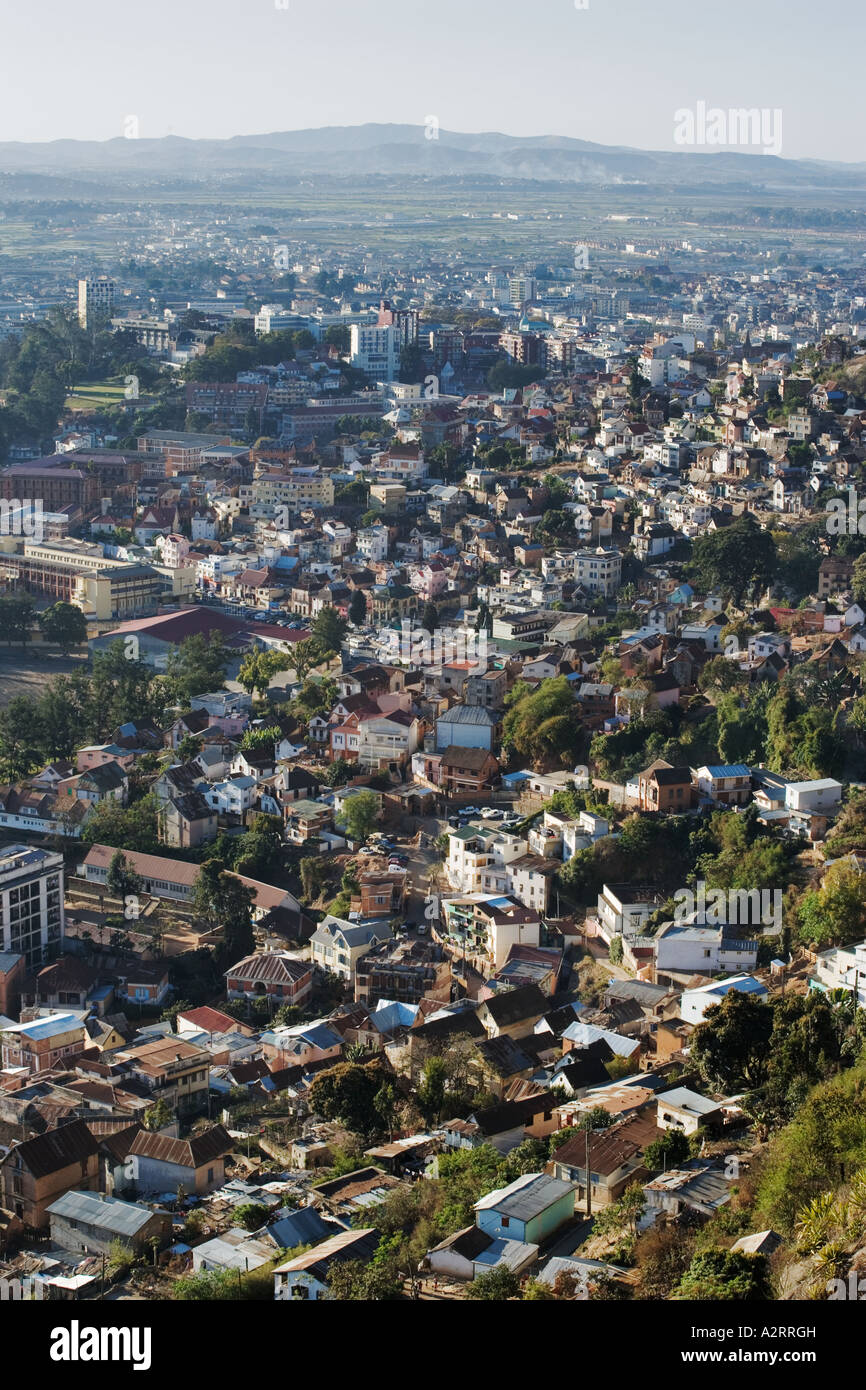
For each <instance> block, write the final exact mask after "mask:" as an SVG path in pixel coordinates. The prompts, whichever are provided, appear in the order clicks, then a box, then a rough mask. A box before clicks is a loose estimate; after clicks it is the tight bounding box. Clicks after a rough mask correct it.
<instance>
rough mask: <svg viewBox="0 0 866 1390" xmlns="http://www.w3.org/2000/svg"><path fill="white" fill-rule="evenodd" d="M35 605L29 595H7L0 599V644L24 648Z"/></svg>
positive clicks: (28, 637)
mask: <svg viewBox="0 0 866 1390" xmlns="http://www.w3.org/2000/svg"><path fill="white" fill-rule="evenodd" d="M35 607H36V605H35V604H34V602H33V599H32V598H31V597H30V595H29V594H9V595H7V596H4V597H3V598H0V642H5V643H6V644H7V645H8V646H10V647H11V645H12V643H13V642H20V643H21V646H22V647H26V645H27V643H28V642H29V641H30V632H31V629H32V627H33V614H34V611H35Z"/></svg>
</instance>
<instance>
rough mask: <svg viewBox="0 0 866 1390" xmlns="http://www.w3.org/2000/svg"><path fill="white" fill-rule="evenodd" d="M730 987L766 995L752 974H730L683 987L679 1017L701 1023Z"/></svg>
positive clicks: (739, 991) (759, 996) (763, 996)
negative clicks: (688, 987) (722, 977)
mask: <svg viewBox="0 0 866 1390" xmlns="http://www.w3.org/2000/svg"><path fill="white" fill-rule="evenodd" d="M732 989H735V990H737V991H738V993H740V994H753V995H755V997H756V998H758V999H766V997H767V990H766V988H765V987H764V985H762V984H761V982H760V980H756V979H755V977H754V975H732V976H731V977H730V979H727V980H717V981H715V982H714V983H713V984H710V985H700V986H699V987H698V988H697V989H684V990H683V992H682V995H681V997H680V1018H681V1019H682V1020H683V1022H684V1023H701V1022H702V1020H703V1017H704V1014H705V1013H706V1012H707V1009H712V1008H713V1007H714V1005H716V1004H721V1002H722V1000H723V999H724V997H725V995H726V994H729V993H730V992H731V990H732ZM659 1123H661V1121H659Z"/></svg>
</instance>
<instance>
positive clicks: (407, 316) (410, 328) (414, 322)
mask: <svg viewBox="0 0 866 1390" xmlns="http://www.w3.org/2000/svg"><path fill="white" fill-rule="evenodd" d="M419 322H420V316H419V313H418V310H417V309H395V308H394V306H393V305H392V303H391V301H390V299H382V300H380V301H379V319H378V322H377V325H376V326H377V328H392V327H393V328H394V330H395V331H396V335H397V344H398V350H399V349H401V348H404V347H408V345H409V344H410V343H417V341H418V325H419Z"/></svg>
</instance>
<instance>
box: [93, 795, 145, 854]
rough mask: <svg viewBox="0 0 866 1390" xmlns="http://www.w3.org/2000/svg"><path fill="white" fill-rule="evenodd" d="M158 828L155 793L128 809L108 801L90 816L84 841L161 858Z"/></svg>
mask: <svg viewBox="0 0 866 1390" xmlns="http://www.w3.org/2000/svg"><path fill="white" fill-rule="evenodd" d="M158 827H159V813H158V809H157V803H156V797H155V796H154V795H153V793H152V792H151V793H149V794H148V795H147V796H143V797H140V798H139V800H138V801H133V802H130V804H129V805H128V806H122V805H121V804H120V802H119V801H115V800H114V799H113V798H112V797H106V798H105V799H104V800H102V801H99V802H97V804H96V805H95V806H94V807H93V808H92V810H90V811H89V812H88V814H87V819H86V820H85V822H84V825H83V826H82V829H81V840H82V843H83V844H85V845H111V846H112V847H116V848H119V849H129V850H135V851H136V852H137V853H139V854H157V853H158V852H159V849H160V843H159V828H158Z"/></svg>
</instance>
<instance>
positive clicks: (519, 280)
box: [508, 275, 538, 307]
mask: <svg viewBox="0 0 866 1390" xmlns="http://www.w3.org/2000/svg"><path fill="white" fill-rule="evenodd" d="M537 294H538V282H537V281H536V279H535V276H534V275H512V276H511V279H510V280H509V281H508V300H509V303H511V304H513V305H515V306H516V307H519V306H520V305H521V304H527V303H529V301H530V300H533V299H535V298H536V296H537Z"/></svg>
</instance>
